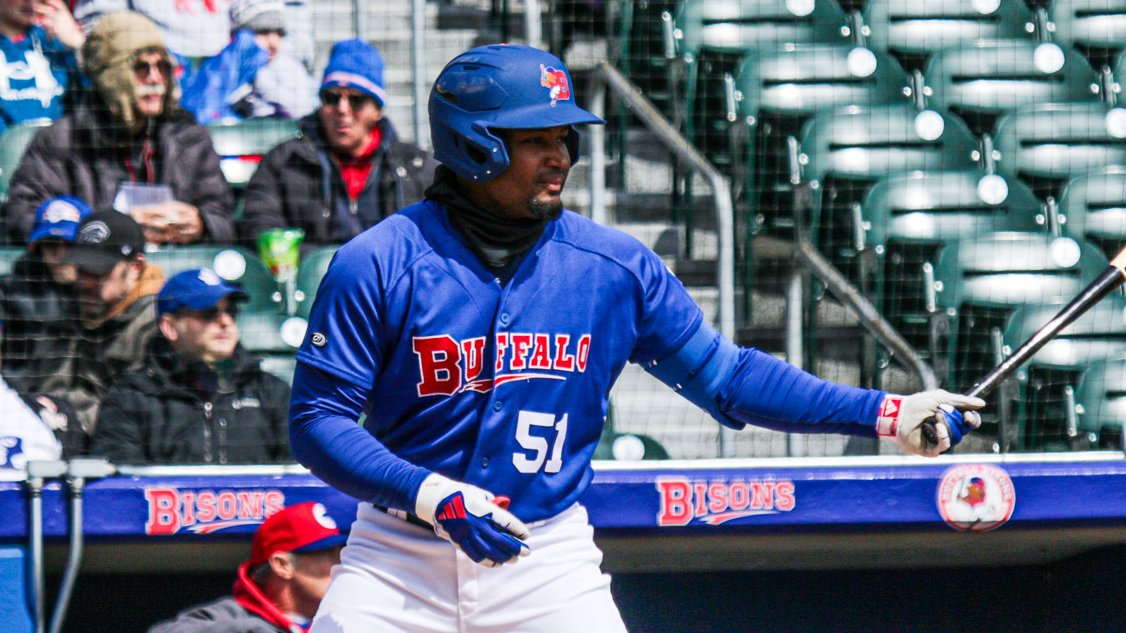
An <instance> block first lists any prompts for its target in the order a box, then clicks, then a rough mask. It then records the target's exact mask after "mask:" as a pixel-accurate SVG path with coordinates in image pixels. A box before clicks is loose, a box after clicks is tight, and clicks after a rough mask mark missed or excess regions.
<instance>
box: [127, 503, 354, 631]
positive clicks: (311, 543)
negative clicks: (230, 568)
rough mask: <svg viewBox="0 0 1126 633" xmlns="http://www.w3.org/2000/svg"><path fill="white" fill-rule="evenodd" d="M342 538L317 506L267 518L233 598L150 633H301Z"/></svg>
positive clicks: (300, 505)
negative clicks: (236, 632) (221, 632)
mask: <svg viewBox="0 0 1126 633" xmlns="http://www.w3.org/2000/svg"><path fill="white" fill-rule="evenodd" d="M346 539H347V535H346V534H344V533H342V532H341V531H340V529H339V528H337V527H336V522H335V521H333V519H332V517H330V516H329V515H328V513H327V512H326V510H325V507H324V506H323V505H322V504H320V503H315V502H312V501H307V502H305V503H298V504H297V505H293V506H290V507H288V508H285V509H284V510H281V511H280V512H277V513H276V514H272V515H270V518H268V519H266V520H265V521H264V522H263V523H262V525H261V526H260V527H259V528H258V531H257V532H255V533H254V539H253V540H252V541H251V545H250V558H249V559H248V560H247V561H246V562H245V563H243V564H242V565H241V566H239V568H238V578H237V579H236V580H235V586H234V595H232V596H229V597H226V598H221V599H219V600H216V601H214V602H210V603H207V604H202V605H199V606H196V607H192V608H190V609H187V610H185V611H182V612H180V614H179V615H177V616H176V619H175V620H169V621H167V622H163V623H160V624H157V625H156V626H154V627H152V628H151V629H149V633H218V632H219V631H224V632H230V633H234V632H235V631H238V632H239V633H299V632H300V631H306V630H308V627H309V622H310V621H312V619H313V614H315V613H316V612H317V607H318V606H320V603H321V600H322V599H323V598H324V595H325V590H326V589H328V580H329V572H330V570H331V569H332V566H333V565H335V564H337V563H339V562H340V549H341V547H343V546H344V541H345V540H346Z"/></svg>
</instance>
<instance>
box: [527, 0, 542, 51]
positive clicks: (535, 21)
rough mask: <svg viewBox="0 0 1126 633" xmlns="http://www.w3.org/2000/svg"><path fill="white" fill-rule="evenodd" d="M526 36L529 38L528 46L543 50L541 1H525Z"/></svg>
mask: <svg viewBox="0 0 1126 633" xmlns="http://www.w3.org/2000/svg"><path fill="white" fill-rule="evenodd" d="M524 35H525V36H526V37H527V38H528V46H534V47H536V48H543V23H542V18H541V16H540V0H524Z"/></svg>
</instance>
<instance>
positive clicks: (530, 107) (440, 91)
mask: <svg viewBox="0 0 1126 633" xmlns="http://www.w3.org/2000/svg"><path fill="white" fill-rule="evenodd" d="M571 86H572V83H571V74H570V72H568V70H567V67H566V66H564V65H563V62H562V61H561V60H560V59H559V58H558V57H556V56H554V55H552V54H551V53H548V52H547V51H542V50H540V49H538V48H532V47H531V46H522V45H515V44H492V45H488V46H479V47H477V48H474V49H471V50H468V51H466V52H464V53H462V54H461V55H458V56H457V57H455V58H454V59H453V60H451V61H450V63H448V64H446V67H445V68H443V69H442V72H441V73H439V75H438V79H436V80H435V81H434V87H433V89H432V90H431V91H430V104H429V111H430V136H431V141H432V143H433V146H434V157H435V158H436V159H437V160H438V161H439V162H441V163H442V164H443V165H445V166H446V167H447V168H449V169H450V170H452V171H453V172H454V173H455V174H457V175H458V176H460V177H461V178H464V179H466V180H469V181H472V182H488V181H490V180H492V179H493V178H496V177H497V176H499V175H500V174H501V173H503V172H504V170H505V169H507V168H508V161H509V159H508V150H507V148H506V147H505V146H504V141H503V140H501V137H500V136H499V134H498V132H497V130H535V129H542V128H550V127H558V126H570V127H571V129H572V133H571V134H569V135H568V137H567V138H568V150H570V154H571V162H572V163H574V162H575V161H577V160H578V159H579V143H578V139H579V134H578V129H577V128H576V127H575V126H578V125H584V124H591V123H594V124H601V123H605V121H603V120H602V119H601V118H599V117H597V116H594V115H593V114H591V113H590V112H587V111H586V110H584V109H582V108H580V107H579V106H578V105H577V104H576V103H575V100H574V99H572V94H571ZM544 88H546V89H547V95H544V92H543V90H544ZM545 97H546V98H545Z"/></svg>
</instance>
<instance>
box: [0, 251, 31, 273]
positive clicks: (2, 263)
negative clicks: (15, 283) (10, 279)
mask: <svg viewBox="0 0 1126 633" xmlns="http://www.w3.org/2000/svg"><path fill="white" fill-rule="evenodd" d="M26 252H27V248H26V247H23V246H0V275H7V274H8V273H10V272H12V267H13V266H15V264H16V260H17V259H19V258H20V257H21V256H23V254H24V253H26Z"/></svg>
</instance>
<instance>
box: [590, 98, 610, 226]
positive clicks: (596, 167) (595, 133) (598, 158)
mask: <svg viewBox="0 0 1126 633" xmlns="http://www.w3.org/2000/svg"><path fill="white" fill-rule="evenodd" d="M594 84H595V85H594V96H593V97H592V98H591V100H590V106H591V107H590V113H591V114H593V115H595V116H597V117H601V118H603V119H605V118H606V117H605V115H604V112H605V111H606V85H605V84H604V83H602V82H601V81H596V82H594ZM587 130H588V131H589V133H590V219H592V220H594V221H595V222H597V223H598V224H606V223H607V222H606V126H604V125H591V126H590V127H588V128H587Z"/></svg>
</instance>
